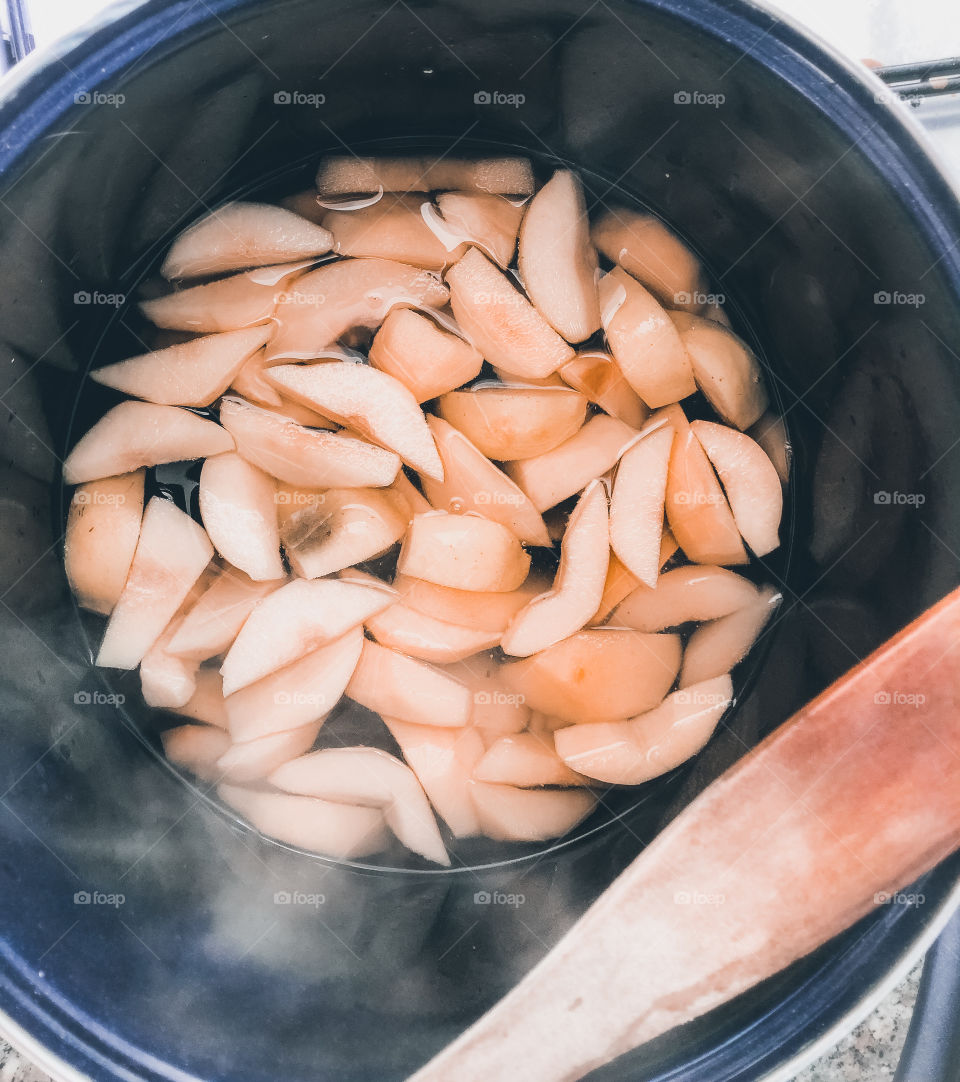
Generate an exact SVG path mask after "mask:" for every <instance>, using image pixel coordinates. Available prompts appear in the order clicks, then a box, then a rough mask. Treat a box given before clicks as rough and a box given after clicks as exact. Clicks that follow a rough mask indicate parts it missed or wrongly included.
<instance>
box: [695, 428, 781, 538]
mask: <svg viewBox="0 0 960 1082" xmlns="http://www.w3.org/2000/svg"><path fill="white" fill-rule="evenodd" d="M690 429H691V431H692V432H693V434H694V435H695V436H696V438H697V439H698V440H699V441H700V445H701V446H702V447H703V449H704V451H706V453H707V458H709V459H710V462H711V463H712V464H713V467H714V469H715V470H716V471H717V473H718V474H719V476H720V481H721V483H722V484H723V488H724V491H725V492H726V494H727V500H728V501H729V503H730V510H731V511H732V512H733V518H734V521H735V522H736V524H737V529H738V530H739V531H740V534H741V536H742V537H743V539H744V541H746V543H747V544H748V545H749V546H750V548H751V549H753V551H754V553H756V555H757V556H766V554H767V553H768V552H772V551H773V550H774V549H775V548H777V547H778V546H779V544H780V519H781V516H782V514H783V490H782V488H781V486H780V475H779V474H778V473H777V469H776V467H775V466H774V464H773V463H772V462H771V461H770V459H769V457H768V456H767V453H766V451H764V449H763V448H762V447H761V446H760V445H759V444H758V443H756V442H755V441H754V440H752V439H750V437H749V436H748V435H746V433H744V432H737V431H736V430H734V429H732V428H728V427H727V426H726V425H718V424H715V423H714V422H713V421H693V422H691V425H690Z"/></svg>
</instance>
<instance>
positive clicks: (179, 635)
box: [167, 567, 285, 695]
mask: <svg viewBox="0 0 960 1082" xmlns="http://www.w3.org/2000/svg"><path fill="white" fill-rule="evenodd" d="M284 581H285V580H279V581H278V580H276V579H273V580H269V581H265V582H254V581H253V579H251V578H248V576H246V575H245V574H244V573H243V572H242V571H237V570H236V569H235V568H231V567H226V568H224V569H223V570H222V571H221V572H220V574H219V575H218V576H217V578H216V579H215V580H214V581H213V583H212V584H211V585H210V586H209V587H208V588H207V590H206V591H205V593H204V594H203V595H202V596H201V598H200V600H199V601H197V603H196V604H195V605H194V606H193V608H192V609H190V611H189V612H188V613H187V614H186V615H185V616H184V618H183V620H182V622H181V623H180V626H179V627H178V628H177V631H176V634H175V635H174V636H173V638H172V639H171V640H170V644H169V646H168V647H167V650H168V651H169V652H170V653H171V654H176V655H177V656H178V657H183V658H192V659H193V660H195V661H206V660H207V659H208V658H211V657H216V655H217V654H222V653H223V652H224V651H225V650H228V649H229V648H230V644H231V643H232V642H233V640H234V639H235V638H236V637H237V634H238V633H239V631H240V628H241V627H243V624H244V622H245V621H246V619H247V617H248V616H249V615H250V613H251V612H253V609H254V606H255V605H256V604H257V602H258V601H261V600H262V599H263V598H265V597H267V596H268V595H269V594H271V593H273V591H274V590H277V589H279V588H280V586H282V585H283V582H284ZM217 679H218V680H219V676H218V677H217ZM220 693H221V695H222V694H223V692H222V690H221V692H220Z"/></svg>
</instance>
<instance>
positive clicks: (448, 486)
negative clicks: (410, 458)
mask: <svg viewBox="0 0 960 1082" xmlns="http://www.w3.org/2000/svg"><path fill="white" fill-rule="evenodd" d="M427 423H428V424H429V427H430V431H431V432H432V433H433V436H434V439H435V441H436V446H437V450H438V451H439V453H440V460H441V462H442V464H443V480H442V481H434V480H432V479H431V478H429V477H423V478H422V484H423V491H424V492H425V493H426V496H427V499H428V500H429V501H430V503H431V504H432V505H433V506H434V507H435V508H436V509H437V510H438V511H452V512H454V513H456V514H459V513H461V512H464V511H475V512H476V513H477V514H479V515H482V516H483V517H484V518H488V519H490V520H491V521H493V522H499V523H500V525H501V526H505V527H506V528H507V529H508V530H510V532H511V533H513V534H515V535H516V536H517V537H518V538H519V539H520V540H521V541H523V542H525V543H526V544H528V545H549V544H550V536H549V534H548V533H547V528H546V526H545V525H544V521H543V517H542V516H541V514H540V512H539V511H538V510H537V509H536V508H535V507H534V506H533V504H532V503H531V502H530V500H529V499H528V497H527V495H526V494H525V493H524V492H523V490H522V489H520V488H519V487H518V486H517V485H516V484H515V483H514V482H513V481H512V480H511V479H510V478H509V477H508V476H507V475H506V474H505V473H504V472H503V471H502V470H499V469H497V467H496V466H495V465H494V464H493V463H492V462H491V461H490V460H489V459H488V458H487V457H486V456H485V455H484V454H483V453H482V452H481V451H480V450H479V449H478V448H477V447H475V446H474V445H473V444H472V443H471V442H470V440H469V439H467V437H466V436H464V435H463V434H462V433H461V432H458V431H457V430H456V429H455V428H454V427H453V426H452V425H449V424H448V423H447V422H446V421H445V420H443V418H442V417H434V416H431V417H429V418H428V421H427Z"/></svg>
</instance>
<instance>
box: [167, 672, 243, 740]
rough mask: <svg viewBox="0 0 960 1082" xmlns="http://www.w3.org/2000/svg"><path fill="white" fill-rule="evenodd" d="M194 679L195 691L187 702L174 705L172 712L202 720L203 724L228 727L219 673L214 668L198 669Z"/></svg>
mask: <svg viewBox="0 0 960 1082" xmlns="http://www.w3.org/2000/svg"><path fill="white" fill-rule="evenodd" d="M195 680H196V691H194V693H193V695H192V696H191V697H190V700H189V701H188V702H186V703H184V704H183V706H178V707H176V708H175V710H174V713H175V714H182V715H183V716H184V717H186V718H192V719H193V720H194V721H202V722H203V723H204V724H205V725H214V726H216V728H218V729H229V728H230V721H229V719H228V718H227V704H226V702H225V701H224V698H223V683H222V682H221V680H220V673H218V672H217V670H216V669H200V670H199V672H198V673H197V674H196V678H195Z"/></svg>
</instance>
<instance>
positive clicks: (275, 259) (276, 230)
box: [160, 202, 333, 278]
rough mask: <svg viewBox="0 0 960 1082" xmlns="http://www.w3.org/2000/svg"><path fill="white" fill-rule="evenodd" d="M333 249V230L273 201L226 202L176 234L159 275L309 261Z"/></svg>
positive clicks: (179, 275) (189, 275)
mask: <svg viewBox="0 0 960 1082" xmlns="http://www.w3.org/2000/svg"><path fill="white" fill-rule="evenodd" d="M332 247H333V237H332V236H331V234H330V233H329V231H328V230H326V229H323V228H321V227H320V226H318V225H314V223H313V222H308V221H307V220H306V219H305V218H301V217H300V215H299V214H294V213H293V212H292V211H289V210H284V209H283V208H282V207H275V206H271V205H270V204H268V203H243V202H236V203H226V204H225V205H224V206H222V207H218V208H217V210H215V211H213V212H212V213H210V214H208V215H206V217H204V218H201V219H200V220H199V221H198V222H194V224H193V225H192V226H190V228H189V229H187V230H185V231H184V232H183V233H181V234H180V236H179V237H177V239H176V240H175V241H174V242H173V244H172V245H171V247H170V251H169V252H168V253H167V257H166V259H165V260H164V261H163V266H162V267H161V268H160V273H161V274H162V275H163V276H164V278H196V277H198V276H199V275H207V274H221V273H223V272H224V271H230V270H241V269H242V268H244V267H262V266H264V265H265V264H268V263H291V262H293V261H295V260H300V259H309V258H311V257H313V256H318V255H323V253H324V252H329V251H330V249H331V248H332Z"/></svg>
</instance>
